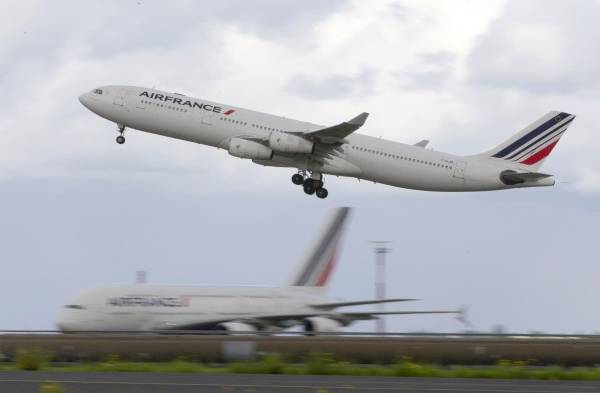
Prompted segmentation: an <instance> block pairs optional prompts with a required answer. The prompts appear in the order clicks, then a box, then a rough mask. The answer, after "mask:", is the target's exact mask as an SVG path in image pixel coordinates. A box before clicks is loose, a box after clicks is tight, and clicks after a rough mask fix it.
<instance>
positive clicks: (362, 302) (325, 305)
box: [311, 299, 418, 309]
mask: <svg viewBox="0 0 600 393" xmlns="http://www.w3.org/2000/svg"><path fill="white" fill-rule="evenodd" d="M415 300H418V299H379V300H358V301H353V302H332V303H318V304H311V307H315V308H325V309H328V308H337V307H350V306H362V305H365V304H380V303H396V302H412V301H415Z"/></svg>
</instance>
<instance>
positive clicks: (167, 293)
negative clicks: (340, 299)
mask: <svg viewBox="0 0 600 393" xmlns="http://www.w3.org/2000/svg"><path fill="white" fill-rule="evenodd" d="M331 300H332V299H331V298H329V297H326V296H325V295H324V294H323V293H322V292H321V291H320V290H319V289H317V288H309V287H281V288H265V287H216V286H215V287H212V286H175V285H145V284H144V285H122V286H111V287H103V288H97V289H93V290H90V291H87V292H85V293H83V294H81V295H79V296H77V297H76V298H75V299H74V300H73V301H72V303H71V304H69V305H67V306H66V307H65V308H64V309H63V311H62V312H61V314H60V316H59V318H58V321H57V326H58V328H59V329H60V330H61V331H64V332H69V331H153V330H167V329H179V328H182V329H190V328H191V327H193V328H194V329H195V330H204V329H206V330H209V329H213V328H214V325H215V321H223V322H224V323H227V322H228V321H243V320H248V319H252V318H253V317H255V316H265V315H277V314H284V315H294V314H305V313H310V312H314V311H315V308H313V307H311V306H310V305H311V304H316V303H322V302H325V301H331ZM204 324H206V325H204ZM277 327H279V328H286V327H290V326H271V328H277ZM242 330H243V329H242Z"/></svg>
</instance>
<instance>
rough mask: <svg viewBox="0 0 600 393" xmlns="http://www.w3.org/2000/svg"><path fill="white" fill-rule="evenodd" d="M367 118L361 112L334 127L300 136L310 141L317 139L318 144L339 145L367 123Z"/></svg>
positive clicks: (364, 113) (365, 114)
mask: <svg viewBox="0 0 600 393" xmlns="http://www.w3.org/2000/svg"><path fill="white" fill-rule="evenodd" d="M367 117H369V114H368V113H367V112H363V113H361V114H360V115H358V116H356V117H355V118H353V119H351V120H348V121H345V122H343V123H340V124H337V125H335V126H331V127H327V128H322V129H320V130H316V131H311V132H305V133H302V134H301V135H302V136H304V137H307V138H311V139H318V140H319V142H321V143H325V144H335V143H339V142H341V141H343V139H344V138H345V137H347V136H348V135H350V134H352V133H353V132H354V131H356V130H358V129H359V128H360V127H362V126H363V125H364V124H365V122H366V121H367Z"/></svg>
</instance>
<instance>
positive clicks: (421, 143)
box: [413, 139, 429, 148]
mask: <svg viewBox="0 0 600 393" xmlns="http://www.w3.org/2000/svg"><path fill="white" fill-rule="evenodd" d="M428 144H429V140H427V139H423V140H422V141H419V142H417V143H415V144H414V145H413V146H416V147H423V148H424V147H426V146H427V145H428Z"/></svg>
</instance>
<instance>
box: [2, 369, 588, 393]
mask: <svg viewBox="0 0 600 393" xmlns="http://www.w3.org/2000/svg"><path fill="white" fill-rule="evenodd" d="M48 381H54V382H56V383H59V384H60V385H62V386H63V387H64V388H65V390H66V391H67V392H69V393H106V392H111V393H112V392H119V393H191V392H195V393H197V392H202V393H217V392H218V393H223V392H245V393H250V392H253V393H275V392H313V393H326V392H327V393H330V392H415V393H420V392H427V393H431V392H466V393H474V392H482V393H505V392H506V393H530V392H531V393H555V392H569V393H584V392H600V382H588V381H581V382H579V381H528V380H487V379H485V380H483V379H440V378H393V377H379V378H376V377H375V378H374V377H338V376H313V375H306V376H300V375H202V374H155V373H89V372H37V371H34V372H27V371H2V372H0V392H2V393H13V392H15V393H17V392H18V393H34V392H35V393H37V392H39V391H40V386H41V385H42V384H44V383H47V382H48Z"/></svg>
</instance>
